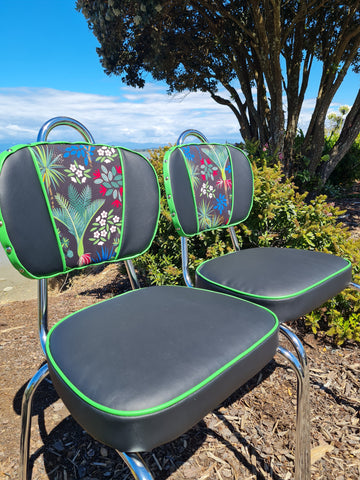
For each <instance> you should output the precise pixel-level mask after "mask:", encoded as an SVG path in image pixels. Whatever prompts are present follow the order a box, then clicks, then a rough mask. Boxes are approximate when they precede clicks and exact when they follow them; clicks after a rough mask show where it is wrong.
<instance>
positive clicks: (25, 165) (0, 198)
mask: <svg viewBox="0 0 360 480" xmlns="http://www.w3.org/2000/svg"><path fill="white" fill-rule="evenodd" d="M59 125H68V126H70V127H73V128H75V129H76V130H77V131H78V132H79V133H80V134H81V135H82V136H83V138H84V140H85V141H84V142H72V143H70V142H64V141H57V142H49V141H47V136H48V133H49V132H50V131H51V130H52V129H53V128H55V127H56V126H59ZM179 153H180V152H179ZM158 218H159V185H158V181H157V177H156V174H155V172H154V169H153V168H152V166H151V164H150V163H149V162H148V161H147V160H146V158H145V157H143V156H141V155H140V154H138V153H136V152H133V151H131V150H128V149H126V148H122V147H114V146H107V145H102V144H96V143H95V142H94V140H93V138H92V137H91V134H90V133H89V132H88V131H87V130H86V128H85V127H84V126H83V125H81V124H80V123H79V122H77V121H75V120H73V119H69V118H66V117H62V118H56V119H52V120H50V121H49V122H47V124H45V125H44V127H43V128H42V129H41V130H40V132H39V136H38V141H37V142H35V143H33V144H29V145H18V146H16V147H13V148H10V149H9V150H7V151H6V152H3V153H2V154H1V156H0V239H1V243H2V245H3V247H4V248H5V251H6V252H7V254H8V258H9V260H10V261H11V262H12V264H13V265H14V266H15V268H17V270H18V271H19V272H21V273H22V274H24V275H26V276H28V277H30V278H34V279H38V281H39V333H40V341H41V345H42V348H43V350H44V353H45V356H46V364H45V365H44V366H42V367H41V368H40V370H39V371H38V372H37V373H36V374H35V375H34V377H33V378H32V379H31V380H30V382H29V384H28V385H27V387H26V389H25V392H24V396H23V403H22V422H21V447H20V450H21V451H20V456H21V459H20V479H21V480H27V479H28V476H29V469H28V463H29V446H30V424H31V406H32V399H33V395H34V392H35V390H36V389H37V387H38V386H39V384H40V383H41V381H42V380H43V379H44V378H45V377H46V376H47V375H48V373H50V377H51V380H52V382H53V384H54V386H55V389H56V390H57V392H58V394H59V396H60V398H61V399H62V400H63V402H64V403H65V405H66V406H67V408H68V409H69V411H70V413H71V415H72V416H73V417H74V419H75V420H76V421H77V422H78V423H79V424H80V425H81V426H82V427H83V428H84V430H86V431H87V432H88V433H89V434H90V435H92V436H93V437H94V438H95V439H97V440H98V441H100V442H103V443H104V444H106V445H108V446H110V447H112V448H114V449H115V450H117V451H118V452H119V454H120V456H121V457H122V458H123V460H124V461H125V462H126V464H127V465H128V466H129V468H130V470H131V472H132V474H133V476H134V478H135V479H138V480H151V479H152V478H153V477H152V475H151V473H150V471H149V470H148V468H147V466H146V465H145V463H144V462H143V460H142V458H141V456H140V454H139V452H143V451H150V450H151V449H153V448H155V447H156V446H159V445H161V444H164V443H166V442H170V441H171V440H173V439H175V438H176V437H178V436H179V435H181V434H182V433H184V432H185V431H187V430H188V429H189V428H190V427H192V426H193V425H194V424H196V423H197V422H199V421H200V420H201V419H202V418H203V417H204V416H205V415H206V414H207V413H208V412H209V411H211V410H212V409H214V408H215V407H217V406H218V405H219V404H220V403H221V402H222V401H223V400H225V399H226V398H227V397H228V396H229V395H230V394H231V393H232V392H234V391H235V390H236V389H237V388H239V387H240V386H241V385H242V384H244V383H245V382H246V381H247V380H249V379H250V378H251V377H253V376H254V375H255V374H256V373H257V372H259V371H260V370H261V369H262V368H263V367H264V366H265V365H266V364H267V363H268V362H269V361H270V360H271V359H272V358H273V356H274V354H275V353H276V351H277V350H278V351H279V352H280V353H281V354H282V355H283V356H284V357H285V358H287V359H288V360H289V362H290V365H291V367H292V368H293V369H294V371H295V372H296V375H297V380H298V415H297V431H298V432H299V434H297V445H296V478H297V479H298V480H299V479H308V478H309V444H308V443H307V442H306V441H304V436H303V431H306V430H307V427H306V421H307V417H306V413H305V409H306V395H305V394H304V391H306V389H307V386H306V385H305V380H304V379H305V376H304V371H303V368H302V366H301V364H300V362H299V361H298V359H297V358H296V357H295V356H294V355H293V354H292V353H291V352H289V351H288V350H286V349H284V348H282V347H278V331H279V322H278V320H277V317H276V315H275V314H273V313H272V312H271V311H270V310H268V309H267V308H264V307H262V306H259V305H256V304H254V303H252V302H248V301H245V300H242V299H240V298H237V297H236V296H233V295H227V294H224V293H218V292H213V291H209V290H204V289H198V288H187V287H185V286H184V287H179V286H176V287H175V286H161V287H149V288H138V287H139V284H138V282H137V280H136V274H135V270H134V269H133V266H132V263H131V259H132V258H134V257H136V256H138V255H140V254H142V253H143V252H144V251H146V250H147V249H148V247H149V246H150V244H151V242H152V240H153V237H154V235H155V232H156V228H157V224H158ZM119 260H124V261H126V262H127V268H128V272H129V275H130V277H131V279H132V280H131V281H132V286H133V290H131V291H129V292H126V293H123V294H121V295H118V296H116V297H114V298H111V299H108V300H104V301H101V302H99V303H97V304H95V305H92V306H90V307H87V308H84V309H82V310H79V311H77V312H74V313H69V315H67V316H66V317H65V318H63V319H62V320H60V321H58V322H57V323H55V325H53V326H52V328H51V329H50V331H48V318H47V311H48V308H47V305H48V298H47V278H49V277H52V276H54V275H57V274H61V273H64V272H69V271H73V270H77V269H82V268H86V267H87V266H88V265H92V264H97V263H106V262H114V261H119Z"/></svg>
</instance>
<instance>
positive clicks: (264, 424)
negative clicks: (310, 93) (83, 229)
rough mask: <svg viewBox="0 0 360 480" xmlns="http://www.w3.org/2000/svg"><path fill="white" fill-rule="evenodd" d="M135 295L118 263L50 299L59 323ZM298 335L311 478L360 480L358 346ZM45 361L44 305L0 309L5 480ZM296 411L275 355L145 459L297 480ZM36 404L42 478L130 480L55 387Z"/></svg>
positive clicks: (202, 474) (184, 471) (162, 465)
mask: <svg viewBox="0 0 360 480" xmlns="http://www.w3.org/2000/svg"><path fill="white" fill-rule="evenodd" d="M358 207H359V205H357V206H355V207H354V212H353V213H352V214H351V212H350V213H347V214H346V215H348V218H345V220H347V221H348V222H349V224H350V222H351V221H352V220H353V218H354V216H356V215H358V214H359V208H358ZM349 211H350V210H348V212H349ZM349 215H350V217H349ZM357 220H358V218H357ZM358 225H359V223H358V222H357V226H358ZM353 233H354V235H355V236H357V235H358V234H359V229H358V228H355V227H354V232H353ZM99 278H100V280H99ZM126 288H129V285H128V284H127V283H126V281H125V279H124V278H123V277H121V276H120V275H119V273H118V270H117V269H116V267H115V266H113V265H111V266H109V267H107V268H106V269H105V270H104V271H103V272H101V273H100V274H99V275H98V276H97V277H95V276H93V275H88V276H85V275H82V276H80V277H79V278H77V279H76V281H75V282H74V285H73V287H72V288H71V289H70V290H68V291H65V292H63V293H52V294H51V295H50V311H49V318H50V319H51V323H53V322H55V321H56V320H58V319H60V318H62V317H63V316H65V315H66V314H68V313H70V312H73V311H76V310H78V309H79V308H82V307H85V306H87V305H90V304H92V303H95V302H97V301H98V300H99V299H101V298H107V297H109V296H111V295H113V294H114V293H119V292H121V291H123V290H124V289H126ZM294 328H295V327H294ZM295 331H296V333H297V334H298V335H299V336H300V337H301V339H302V341H303V343H304V345H305V349H306V352H307V354H308V357H309V364H310V382H311V398H310V401H311V438H312V478H313V479H316V480H321V479H326V480H350V479H352V480H357V479H359V478H360V413H359V407H360V397H359V387H360V349H359V346H356V345H351V344H350V345H347V346H345V347H342V348H334V347H333V346H332V345H331V344H330V342H329V341H328V339H327V338H326V337H325V336H319V337H318V338H315V337H314V336H313V335H312V334H310V333H308V332H307V331H306V329H305V328H304V327H303V326H302V324H301V323H300V322H299V324H298V326H296V330H295ZM285 346H286V345H285ZM43 361H44V358H43V355H42V352H41V349H40V347H39V341H38V338H37V304H36V301H35V300H27V301H15V302H10V303H8V304H5V305H0V392H1V401H0V479H1V480H2V479H16V478H18V452H19V433H20V409H21V397H22V393H23V391H24V388H25V385H26V383H27V382H28V380H29V379H30V378H31V377H32V375H33V374H34V372H35V371H36V369H37V368H38V367H39V366H41V364H42V363H43ZM295 405H296V380H295V376H294V374H293V372H292V370H291V369H290V368H289V367H288V366H287V365H286V362H285V361H284V360H283V359H282V358H281V357H279V356H276V357H275V358H274V360H273V361H272V362H271V363H270V364H269V365H268V366H267V367H266V369H264V370H263V371H262V372H260V373H259V374H258V375H257V376H256V377H255V378H253V379H252V380H251V381H250V382H248V383H247V384H246V385H245V386H243V387H242V388H241V389H240V390H238V391H237V392H236V393H235V394H234V395H233V396H232V397H231V398H230V399H228V401H227V402H226V403H224V404H223V405H221V406H220V407H219V408H218V409H217V410H216V411H215V412H213V413H211V414H209V415H207V416H206V417H205V419H204V420H203V421H201V422H200V423H199V424H198V425H196V426H195V427H194V428H193V429H192V430H191V431H189V432H187V433H186V434H184V435H182V436H181V437H180V438H179V439H178V440H176V441H175V442H172V443H171V444H167V445H164V446H163V447H160V448H157V449H155V450H154V451H153V452H151V453H147V454H144V456H145V458H146V459H147V461H148V464H149V466H150V468H151V470H152V471H153V473H154V476H155V478H156V479H159V480H165V479H169V480H185V479H197V480H207V479H208V480H229V479H247V480H250V479H263V480H270V479H273V480H289V479H291V478H293V461H294V446H295ZM34 406H35V408H34V411H33V417H32V439H31V449H30V451H31V454H32V457H31V461H32V478H33V479H34V480H47V479H50V480H75V479H76V480H78V479H83V480H101V479H107V478H109V479H114V480H116V479H121V480H125V479H127V478H131V475H130V472H129V471H128V469H127V467H125V466H124V464H123V463H122V461H121V460H120V458H119V457H118V456H117V455H116V453H115V452H114V451H112V450H111V449H110V448H108V447H105V446H103V445H101V444H99V443H98V442H96V441H94V440H93V439H92V438H91V437H89V436H88V435H87V434H86V433H85V432H84V431H83V430H82V429H81V427H79V426H78V425H77V424H76V423H75V422H74V420H73V419H72V418H71V416H70V415H69V413H68V411H67V410H66V408H65V407H64V405H63V403H62V402H61V400H59V398H58V397H57V395H56V393H55V392H54V390H53V387H52V385H51V383H50V382H47V381H45V382H43V384H42V385H41V386H40V388H39V389H38V391H37V392H36V394H35V398H34Z"/></svg>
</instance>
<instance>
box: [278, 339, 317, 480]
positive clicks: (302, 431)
mask: <svg viewBox="0 0 360 480" xmlns="http://www.w3.org/2000/svg"><path fill="white" fill-rule="evenodd" d="M278 353H279V354H280V355H282V356H283V357H284V358H286V360H287V361H288V362H289V363H290V366H291V368H292V369H293V370H294V372H295V373H296V377H297V406H296V445H295V477H294V479H295V480H310V478H311V458H310V404H309V403H310V402H309V381H308V377H307V376H306V374H305V372H304V369H303V368H302V366H301V364H300V361H299V360H298V359H297V358H296V357H295V355H294V354H293V353H291V352H289V350H287V349H286V348H284V347H282V346H281V345H279V346H278Z"/></svg>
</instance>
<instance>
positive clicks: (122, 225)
mask: <svg viewBox="0 0 360 480" xmlns="http://www.w3.org/2000/svg"><path fill="white" fill-rule="evenodd" d="M116 150H117V151H118V153H119V158H120V165H121V172H122V180H123V198H122V205H121V210H122V212H121V233H120V238H119V245H118V247H117V249H116V250H117V251H116V258H118V256H119V255H120V251H121V247H122V242H123V238H124V220H125V175H124V161H123V156H122V151H121V148H120V147H117V148H116Z"/></svg>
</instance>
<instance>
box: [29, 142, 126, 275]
mask: <svg viewBox="0 0 360 480" xmlns="http://www.w3.org/2000/svg"><path fill="white" fill-rule="evenodd" d="M31 148H32V152H33V154H34V156H33V158H34V161H36V163H37V165H38V167H39V171H40V174H41V178H42V181H43V183H44V186H45V190H46V193H47V195H48V198H49V203H50V207H51V211H52V215H53V218H54V221H55V225H56V229H57V235H58V238H59V245H61V248H62V251H63V253H64V258H65V262H66V266H67V267H69V268H73V267H75V266H79V265H80V266H82V265H87V264H90V263H94V262H100V261H105V260H109V259H111V258H114V257H116V254H117V249H118V246H119V242H120V238H121V228H122V214H123V209H122V203H123V174H122V159H121V150H120V149H118V148H115V147H109V146H107V145H90V144H88V145H81V144H64V143H54V144H51V145H48V144H40V145H36V146H33V147H31Z"/></svg>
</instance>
